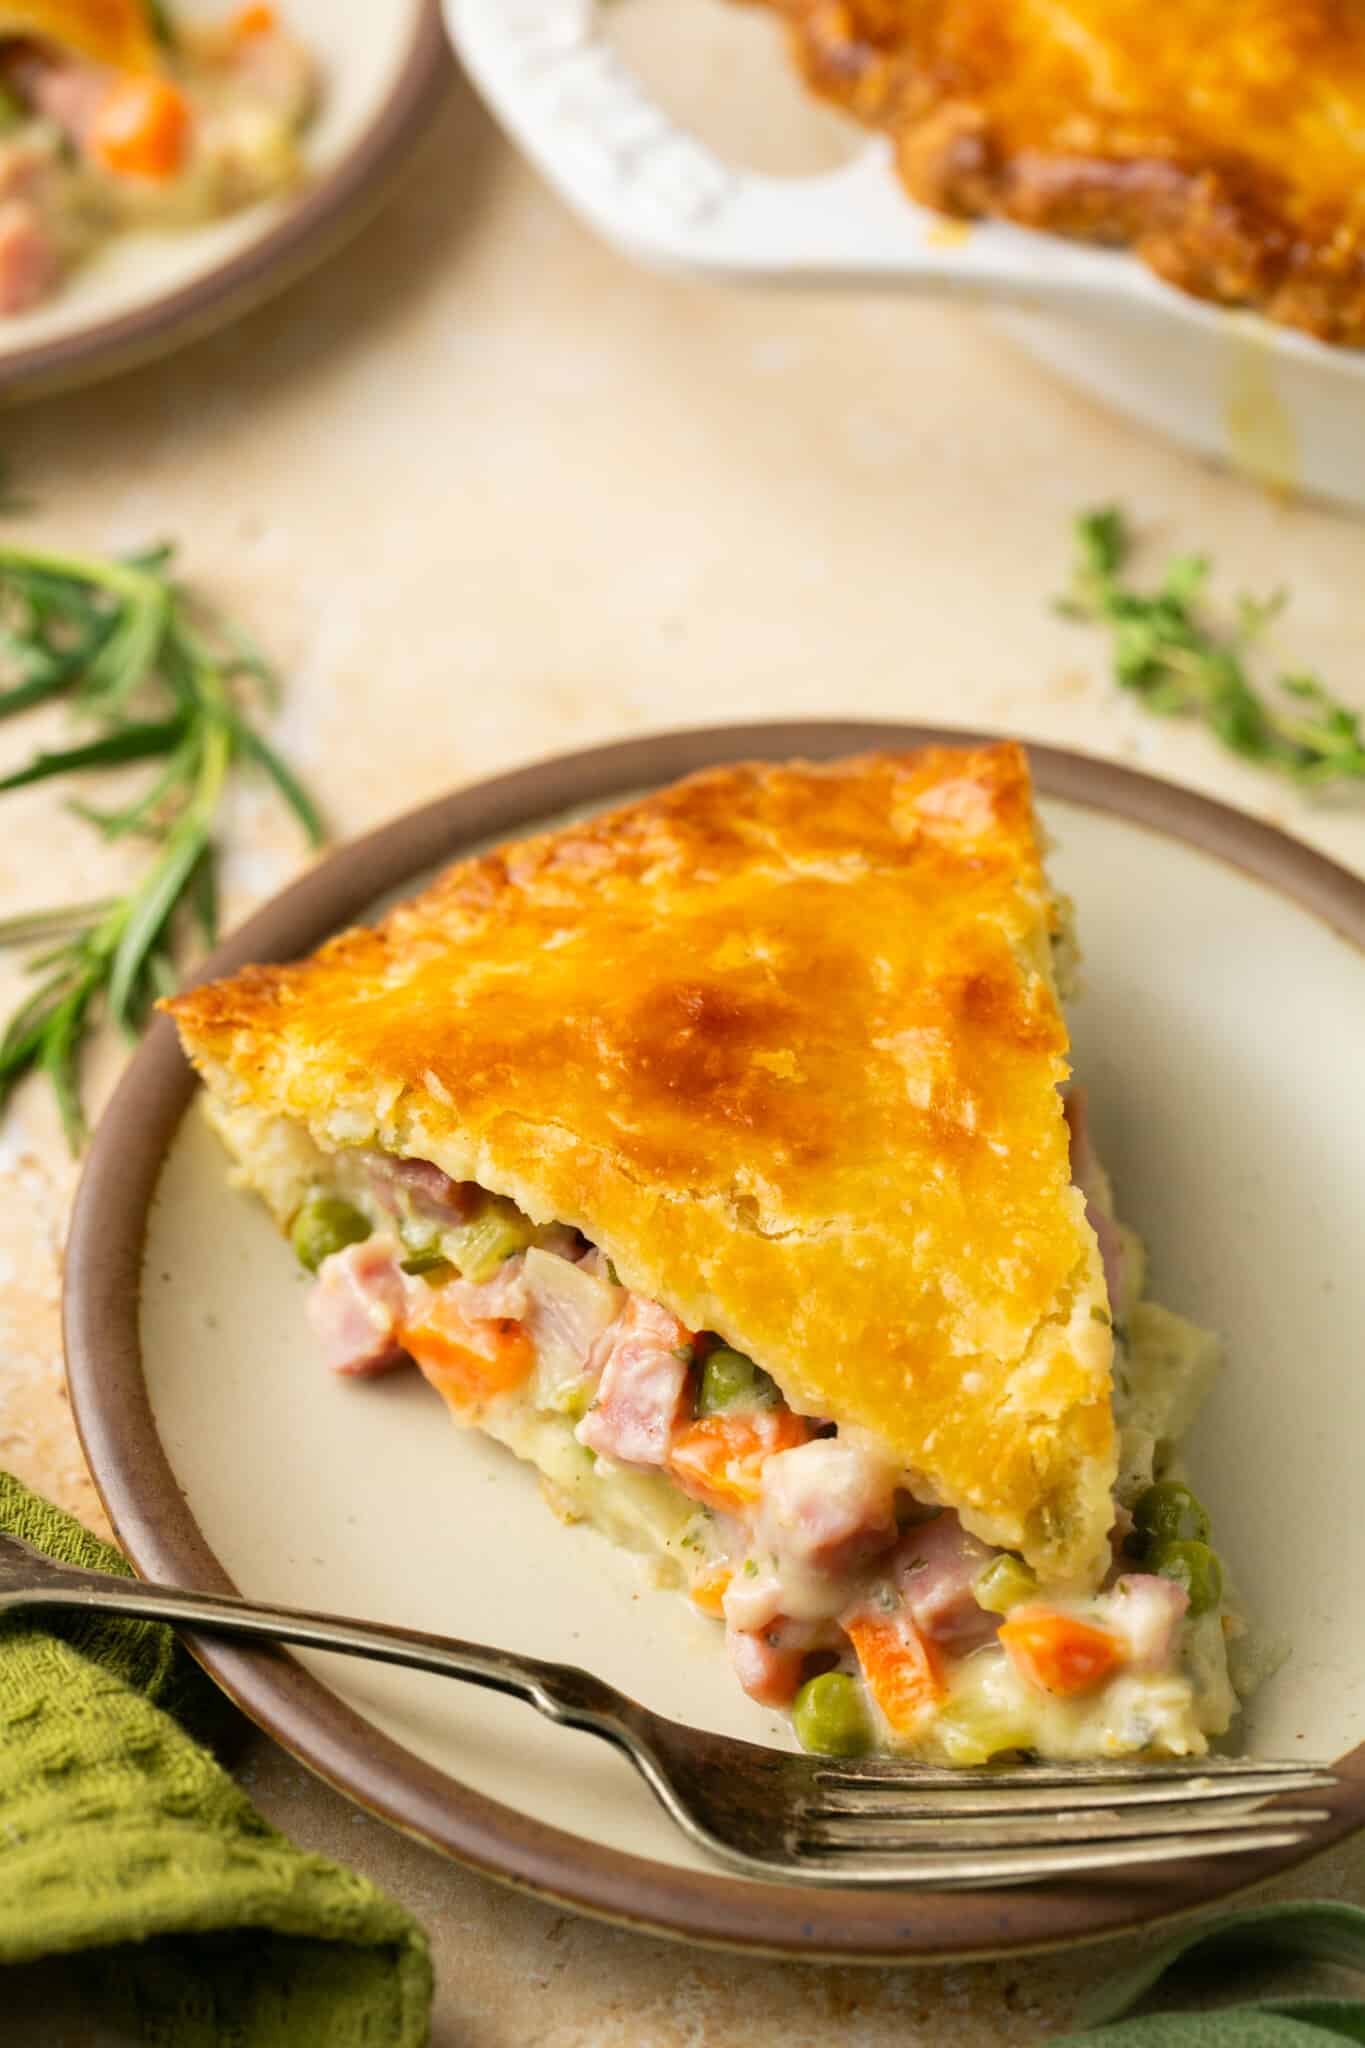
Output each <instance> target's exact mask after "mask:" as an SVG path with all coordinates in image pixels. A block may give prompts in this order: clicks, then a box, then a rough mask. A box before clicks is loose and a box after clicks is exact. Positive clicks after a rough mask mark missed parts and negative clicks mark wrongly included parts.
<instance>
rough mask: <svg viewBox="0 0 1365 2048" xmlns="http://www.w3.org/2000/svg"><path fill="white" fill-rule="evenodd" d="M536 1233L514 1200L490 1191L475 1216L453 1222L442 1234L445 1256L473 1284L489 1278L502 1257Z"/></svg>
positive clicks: (517, 1249) (507, 1256)
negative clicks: (462, 1221)
mask: <svg viewBox="0 0 1365 2048" xmlns="http://www.w3.org/2000/svg"><path fill="white" fill-rule="evenodd" d="M535 1234H536V1227H535V1225H534V1223H532V1222H531V1220H530V1218H529V1217H527V1216H523V1215H522V1213H521V1211H520V1209H518V1207H517V1205H516V1203H515V1202H508V1201H504V1200H503V1198H502V1197H501V1196H500V1195H490V1196H489V1197H488V1199H487V1201H486V1202H485V1204H484V1206H483V1208H482V1209H480V1211H479V1213H478V1215H477V1216H475V1217H473V1218H472V1219H471V1221H470V1222H468V1223H460V1224H457V1225H456V1227H455V1228H454V1229H453V1230H447V1231H446V1233H445V1235H444V1237H443V1238H442V1241H441V1242H442V1248H443V1250H444V1251H445V1253H446V1255H447V1257H449V1258H451V1259H453V1260H454V1262H455V1264H456V1265H457V1266H458V1267H459V1269H460V1277H461V1278H462V1279H464V1280H472V1281H473V1282H474V1283H475V1285H476V1286H477V1285H478V1284H479V1283H480V1282H481V1281H484V1280H491V1279H492V1278H493V1275H494V1274H495V1273H496V1272H497V1270H498V1268H499V1266H500V1265H501V1264H502V1262H503V1260H504V1259H510V1258H511V1256H512V1254H513V1252H522V1251H525V1249H526V1247H527V1246H528V1245H529V1244H530V1243H531V1242H532V1240H533V1239H534V1237H535Z"/></svg>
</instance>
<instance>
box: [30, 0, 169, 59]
mask: <svg viewBox="0 0 1365 2048" xmlns="http://www.w3.org/2000/svg"><path fill="white" fill-rule="evenodd" d="M4 36H32V37H34V38H35V39H36V40H38V41H41V42H48V43H55V44H56V45H57V47H58V48H59V49H63V50H70V51H73V52H74V53H75V55H77V56H78V57H88V58H89V59H90V61H91V63H93V64H109V65H112V66H113V67H114V68H115V69H116V70H121V71H151V70H155V68H156V66H157V64H158V63H159V61H160V51H159V49H158V46H157V41H156V37H155V35H154V34H153V31H152V18H151V10H150V8H149V7H148V6H147V4H146V0H0V37H4Z"/></svg>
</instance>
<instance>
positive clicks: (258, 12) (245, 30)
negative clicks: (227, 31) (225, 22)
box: [232, 5, 279, 43]
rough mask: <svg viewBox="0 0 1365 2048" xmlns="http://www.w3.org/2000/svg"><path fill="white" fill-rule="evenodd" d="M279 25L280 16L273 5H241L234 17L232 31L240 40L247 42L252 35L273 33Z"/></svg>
mask: <svg viewBox="0 0 1365 2048" xmlns="http://www.w3.org/2000/svg"><path fill="white" fill-rule="evenodd" d="M278 25H279V16H278V15H277V14H276V12H275V10H274V8H273V7H266V6H261V5H256V6H249V7H241V8H239V9H238V10H237V12H236V14H234V15H233V17H232V33H233V35H234V36H235V37H236V38H237V40H238V41H239V42H243V43H244V42H246V41H247V39H248V37H250V36H268V35H273V34H274V32H275V29H276V28H277V27H278Z"/></svg>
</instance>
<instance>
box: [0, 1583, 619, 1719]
mask: <svg viewBox="0 0 1365 2048" xmlns="http://www.w3.org/2000/svg"><path fill="white" fill-rule="evenodd" d="M34 1607H61V1608H70V1609H76V1610H79V1611H84V1612H86V1613H99V1614H126V1615H130V1616H133V1617H134V1618H136V1619H138V1620H141V1621H165V1622H172V1623H174V1624H175V1625H176V1626H177V1627H185V1628H205V1629H209V1630H211V1631H212V1632H213V1634H215V1635H220V1636H241V1637H244V1638H246V1639H247V1640H249V1641H264V1642H273V1643H294V1644H296V1645H297V1646H298V1647H299V1648H300V1649H304V1650H338V1651H340V1652H341V1653H342V1655H344V1656H349V1657H371V1658H374V1659H375V1660H376V1661H377V1662H379V1663H381V1664H405V1665H408V1666H410V1667H411V1668H412V1669H413V1670H414V1671H430V1672H434V1673H435V1675H436V1676H437V1677H438V1678H463V1679H466V1680H467V1681H468V1682H469V1683H470V1684H471V1685H482V1686H487V1687H488V1688H489V1689H490V1690H491V1691H493V1692H505V1693H511V1694H513V1695H514V1697H516V1698H517V1699H521V1700H525V1701H526V1702H527V1703H528V1704H529V1705H530V1706H533V1707H535V1708H536V1709H537V1710H538V1711H539V1712H540V1713H542V1714H544V1715H546V1716H547V1718H548V1719H549V1720H551V1721H558V1722H561V1723H563V1724H564V1725H566V1726H568V1727H578V1728H588V1729H591V1730H593V1731H594V1732H595V1733H597V1734H601V1735H606V1736H608V1737H610V1738H611V1739H613V1740H614V1741H617V1742H619V1743H622V1744H623V1746H625V1747H627V1748H629V1747H630V1744H629V1741H628V1739H627V1736H626V1731H625V1728H624V1726H623V1724H622V1721H621V1719H620V1713H619V1710H620V1709H621V1708H623V1707H624V1706H625V1704H626V1703H625V1702H624V1701H623V1700H622V1699H621V1697H620V1695H619V1694H617V1693H616V1692H615V1691H614V1690H613V1689H612V1687H611V1686H609V1685H607V1684H606V1683H605V1681H604V1680H602V1679H600V1678H594V1677H593V1676H592V1674H591V1673H590V1672H587V1671H580V1670H578V1669H577V1667H576V1666H574V1665H572V1664H551V1663H547V1662H546V1661H545V1660H544V1659H543V1658H540V1657H523V1656H518V1655H514V1654H513V1653H512V1652H511V1651H510V1650H494V1649H489V1648H487V1647H485V1646H484V1645H482V1644H479V1643H466V1642H461V1641H459V1640H458V1639H457V1638H455V1637H453V1636H438V1635H431V1634H429V1633H428V1632H427V1631H426V1630H425V1629H416V1628H395V1627H393V1626H391V1625H390V1624H389V1623H387V1622H379V1621H373V1622H359V1621H349V1620H346V1619H344V1618H343V1617H342V1616H340V1615H335V1614H315V1613H312V1612H310V1611H308V1610H307V1609H303V1608H293V1607H273V1606H263V1605H261V1604H259V1603H258V1602H255V1601H250V1600H242V1599H239V1598H238V1597H237V1596H236V1595H235V1594H230V1593H186V1592H181V1591H179V1590H178V1589H177V1588H175V1587H172V1586H158V1585H156V1584H155V1583H152V1582H149V1581H145V1580H138V1579H124V1578H121V1577H119V1576H117V1575H116V1574H114V1573H113V1572H94V1571H83V1570H80V1569H78V1568H77V1567H75V1566H68V1565H60V1564H55V1563H54V1564H52V1565H51V1566H50V1568H48V1569H43V1568H42V1567H41V1566H40V1565H39V1564H38V1562H37V1560H36V1559H35V1569H34V1576H33V1577H32V1578H29V1577H28V1575H27V1574H26V1573H25V1574H24V1575H23V1576H22V1577H19V1578H17V1579H12V1578H10V1576H9V1575H8V1574H4V1575H0V1613H5V1612H9V1613H13V1612H15V1611H16V1610H18V1609H25V1608H34Z"/></svg>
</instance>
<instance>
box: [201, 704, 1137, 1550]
mask: <svg viewBox="0 0 1365 2048" xmlns="http://www.w3.org/2000/svg"><path fill="white" fill-rule="evenodd" d="M1056 922H1057V914H1056V909H1055V906H1054V902H1053V898H1052V896H1051V893H1050V891H1049V888H1048V884H1047V881H1046V878H1045V875H1044V872H1043V866H1042V860H1041V856H1040V851H1039V844H1038V836H1037V832H1036V829H1035V825H1034V819H1033V812H1032V803H1031V792H1030V785H1029V775H1028V766H1027V762H1026V759H1025V756H1024V754H1023V752H1022V751H1021V750H1020V749H1019V748H1018V747H1015V746H1011V745H983V746H980V747H976V748H972V749H967V750H950V749H944V748H926V749H922V750H919V751H915V752H909V753H903V754H880V755H868V756H864V757H861V758H858V759H853V760H843V761H836V762H832V763H827V764H819V765H814V764H811V763H807V762H793V763H789V764H786V765H771V764H765V763H749V764H742V765H739V766H733V767H722V768H716V769H711V770H708V771H706V772H704V773H702V774H698V775H693V776H690V777H689V778H687V779H686V780H685V781H683V782H680V783H678V784H676V785H675V786H674V787H672V788H668V789H665V790H662V791H660V792H659V793H658V794H656V795H652V796H648V797H645V798H643V799H642V800H641V801H639V802H636V803H632V804H629V805H627V806H626V807H625V808H623V809H620V810H617V811H614V812H611V813H609V814H607V815H604V816H599V817H595V818H591V819H589V820H588V821H586V822H583V823H575V824H570V825H568V826H565V827H564V828H562V829H560V830H557V831H551V832H547V833H545V834H543V835H542V836H539V837H536V838H532V839H527V840H523V841H521V842H519V843H516V844H512V845H508V846H504V847H502V848H500V849H499V850H498V851H496V852H493V853H488V854H484V855H481V856H479V857H477V858H475V859H471V860H465V861H462V862H460V863H459V864H458V865H457V866H454V867H452V868H450V869H449V870H448V871H447V872H446V873H445V874H443V875H442V876H441V877H440V878H439V880H437V881H436V882H434V883H433V884H432V885H431V886H430V887H429V888H428V889H426V890H425V891H424V892H423V893H422V894H421V895H419V896H417V897H415V898H414V899H413V900H412V901H410V902H408V903H406V904H403V905H402V906H400V907H399V908H398V909H396V910H394V911H392V912H391V913H390V914H389V915H388V916H387V917H385V918H384V919H383V921H382V922H381V923H380V924H378V925H377V926H376V927H374V928H373V929H355V930H351V931H347V932H343V933H342V934H341V935H340V936H339V937H337V938H335V939H333V940H331V941H330V942H329V943H328V944H327V945H325V946H323V947H322V948H321V950H320V951H319V952H318V953H316V954H315V955H314V956H313V957H312V958H311V959H309V960H306V961H303V962H301V963H300V964H298V965H295V966H287V967H254V968H247V969H246V970H244V971H243V972H242V973H240V974H238V975H236V976H234V977H233V978H232V979H231V980H228V981H224V982H219V983H216V984H212V985H210V986H207V987H204V988H200V989H197V990H195V991H194V992H192V993H190V994H187V995H183V996H180V997H177V998H176V999H175V1000H173V1001H172V1002H171V1003H170V1004H169V1005H168V1007H169V1009H170V1010H171V1013H172V1015H173V1016H174V1017H175V1019H176V1022H177V1024H178V1025H179V1028H180V1031H181V1034H182V1037H183V1039H184V1042H185V1045H186V1046H187V1048H188V1050H189V1052H190V1054H191V1056H192V1058H193V1059H194V1061H195V1063H196V1064H197V1065H198V1066H199V1068H200V1069H201V1071H202V1072H203V1073H204V1074H205V1076H206V1077H207V1079H208V1081H209V1084H210V1087H211V1089H212V1090H213V1092H214V1094H215V1095H216V1097H217V1098H218V1100H219V1104H220V1106H221V1109H222V1110H223V1111H225V1112H226V1113H227V1116H228V1117H229V1118H231V1117H233V1116H239V1117H240V1116H242V1115H245V1116H246V1117H247V1120H248V1122H250V1121H252V1120H253V1119H254V1121H255V1123H256V1124H257V1125H259V1124H260V1122H261V1120H262V1116H264V1118H265V1119H266V1120H277V1119H288V1120H292V1121H293V1122H294V1123H296V1124H298V1125H303V1126H305V1127H306V1128H307V1131H308V1132H309V1133H310V1134H311V1137H312V1139H313V1141H314V1142H315V1143H316V1144H317V1145H318V1146H319V1147H321V1148H322V1149H323V1151H334V1150H335V1149H336V1148H338V1147H339V1146H342V1145H350V1144H367V1145H378V1146H380V1147H383V1148H384V1149H386V1150H388V1151H391V1152H396V1153H401V1154H406V1155H409V1156H413V1157H420V1158H424V1159H430V1160H434V1161H435V1162H436V1164H437V1165H439V1166H440V1167H442V1168H443V1169H444V1170H445V1171H446V1172H447V1173H449V1174H451V1175H452V1176H454V1177H455V1178H456V1179H457V1180H473V1181H478V1182H479V1183H481V1184H482V1185H483V1186H484V1187H486V1188H489V1189H491V1190H493V1191H494V1192H495V1193H499V1194H503V1195H508V1196H510V1197H512V1198H513V1199H514V1200H515V1201H516V1202H518V1203H519V1204H520V1205H521V1207H522V1208H523V1209H524V1210H525V1211H526V1212H527V1213H528V1214H529V1215H530V1216H531V1217H532V1218H533V1219H534V1220H535V1221H537V1222H548V1221H551V1220H556V1219H557V1220H560V1221H563V1222H567V1223H571V1224H573V1225H575V1226H577V1227H578V1228H579V1229H580V1230H582V1231H583V1232H584V1234H585V1235H586V1236H587V1237H589V1238H590V1239H591V1240H592V1241H593V1242H594V1243H595V1244H598V1245H600V1246H601V1247H602V1248H603V1249H604V1250H605V1251H606V1252H607V1253H608V1254H609V1256H610V1257H611V1258H612V1260H613V1261H614V1262H615V1264H616V1267H617V1269H618V1271H619V1273H620V1275H621V1277H622V1279H623V1280H624V1281H625V1282H626V1284H627V1285H629V1286H631V1287H633V1288H635V1289H636V1290H637V1291H639V1292H640V1293H642V1294H646V1295H649V1296H652V1297H654V1298H656V1299H658V1300H661V1301H663V1302H664V1303H665V1304H666V1305H667V1306H668V1307H670V1308H671V1309H673V1310H674V1311H675V1312H676V1313H677V1314H678V1315H680V1316H681V1317H682V1318H683V1319H684V1320H685V1321H686V1322H687V1323H688V1324H689V1325H690V1326H691V1327H692V1328H694V1329H709V1330H715V1331H717V1332H719V1333H720V1334H721V1336H723V1337H724V1338H725V1339H726V1340H727V1341H728V1342H729V1343H731V1344H733V1345H736V1346H737V1347H738V1348H739V1349H741V1350H743V1351H745V1352H747V1353H749V1354H750V1355H751V1356H753V1357H754V1358H756V1359H758V1360H759V1361H760V1362H761V1363H762V1364H763V1365H764V1366H765V1367H766V1368H767V1369H768V1370H769V1371H770V1372H771V1373H772V1374H773V1375H774V1376H775V1377H776V1378H777V1380H778V1381H779V1383H780V1385H781V1387H782V1389H783V1391H784V1393H785V1394H786V1397H787V1399H788V1400H789V1401H790V1403H791V1405H792V1406H793V1407H795V1408H797V1409H798V1410H801V1411H803V1412H805V1413H807V1414H811V1415H819V1416H825V1417H829V1418H832V1419H834V1420H836V1421H838V1422H839V1424H840V1425H841V1427H843V1428H845V1429H850V1430H856V1431H861V1432H865V1433H867V1434H868V1435H869V1436H871V1437H873V1438H875V1439H876V1440H877V1442H878V1443H879V1444H880V1445H882V1446H883V1447H885V1449H886V1451H887V1453H888V1454H889V1455H890V1457H891V1458H893V1459H894V1461H895V1462H896V1464H897V1465H898V1466H900V1467H902V1468H904V1469H905V1470H906V1471H907V1473H908V1474H910V1475H911V1478H912V1483H913V1484H914V1486H915V1487H916V1488H917V1489H918V1490H919V1491H920V1492H921V1493H922V1494H925V1495H928V1496H929V1497H932V1498H935V1499H938V1500H940V1501H942V1502H944V1503H945V1504H948V1505H951V1506H954V1507H957V1508H958V1509H960V1511H961V1513H962V1517H963V1520H964V1521H965V1522H966V1523H967V1525H968V1526H969V1527H971V1528H972V1529H974V1530H976V1531H977V1532H978V1533H979V1534H980V1535H982V1536H983V1537H985V1538H986V1539H987V1540H989V1541H993V1542H997V1543H1001V1544H1005V1545H1008V1546H1010V1547H1013V1548H1017V1549H1020V1550H1022V1551H1023V1552H1024V1554H1025V1555H1026V1556H1027V1557H1028V1558H1029V1559H1030V1561H1031V1562H1032V1563H1033V1564H1034V1565H1035V1567H1036V1568H1037V1569H1038V1570H1039V1571H1040V1573H1042V1574H1043V1575H1044V1576H1045V1577H1047V1578H1049V1579H1064V1578H1072V1577H1084V1576H1087V1575H1090V1574H1092V1573H1095V1572H1097V1571H1098V1570H1099V1568H1100V1566H1101V1562H1102V1559H1103V1556H1104V1553H1105V1539H1106V1534H1107V1530H1108V1527H1109V1523H1110V1518H1111V1507H1110V1487H1111V1484H1112V1481H1113V1476H1114V1457H1115V1452H1114V1432H1113V1424H1112V1419H1111V1410H1110V1378H1109V1369H1110V1357H1111V1336H1110V1330H1109V1325H1108V1317H1107V1312H1106V1295H1105V1287H1104V1279H1103V1271H1102V1267H1101V1264H1100V1258H1099V1252H1098V1248H1097V1245H1096V1242H1095V1237H1094V1233H1093V1232H1092V1230H1091V1229H1090V1226H1089V1225H1088V1223H1087V1222H1086V1220H1085V1215H1084V1204H1083V1201H1082V1198H1081V1196H1080V1195H1079V1194H1078V1193H1077V1191H1076V1190H1075V1189H1074V1188H1073V1187H1072V1185H1071V1175H1070V1167H1069V1155H1068V1143H1067V1133H1066V1126H1065V1122H1064V1119H1063V1115H1062V1104H1061V1099H1060V1096H1059V1094H1058V1083H1059V1082H1060V1081H1061V1080H1062V1079H1063V1078H1064V1076H1065V1074H1066V1071H1067V1067H1066V1052H1067V1034H1066V1027H1065V1024H1064V1021H1063V1018H1062V1014H1061V1010H1060V1006H1059V1004H1058V1001H1057V997H1056V993H1055V989H1054V986H1053V982H1052V977H1051V973H1050V964H1049V951H1050V944H1049V942H1050V937H1051V934H1052V931H1053V929H1054V928H1055V925H1056ZM245 1165H246V1169H247V1177H248V1179H250V1177H251V1162H250V1159H249V1158H248V1159H247V1160H246V1161H245Z"/></svg>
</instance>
